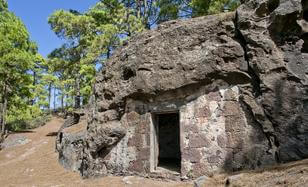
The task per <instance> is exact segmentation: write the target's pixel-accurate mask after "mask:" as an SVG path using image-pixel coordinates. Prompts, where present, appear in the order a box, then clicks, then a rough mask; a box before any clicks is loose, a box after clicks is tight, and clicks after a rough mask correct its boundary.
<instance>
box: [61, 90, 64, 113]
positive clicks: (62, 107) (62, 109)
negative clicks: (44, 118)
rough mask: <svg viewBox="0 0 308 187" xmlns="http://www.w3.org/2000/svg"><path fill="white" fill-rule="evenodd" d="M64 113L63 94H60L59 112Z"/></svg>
mask: <svg viewBox="0 0 308 187" xmlns="http://www.w3.org/2000/svg"><path fill="white" fill-rule="evenodd" d="M63 111H64V94H63V93H61V112H63Z"/></svg>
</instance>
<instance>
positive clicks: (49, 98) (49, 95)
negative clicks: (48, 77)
mask: <svg viewBox="0 0 308 187" xmlns="http://www.w3.org/2000/svg"><path fill="white" fill-rule="evenodd" d="M50 107H51V83H49V87H48V110H49V112H50Z"/></svg>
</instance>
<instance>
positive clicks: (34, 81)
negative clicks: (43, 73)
mask: <svg viewBox="0 0 308 187" xmlns="http://www.w3.org/2000/svg"><path fill="white" fill-rule="evenodd" d="M35 85H36V72H35V71H33V86H34V87H35ZM34 104H35V98H33V99H32V101H31V105H32V106H33V105H34Z"/></svg>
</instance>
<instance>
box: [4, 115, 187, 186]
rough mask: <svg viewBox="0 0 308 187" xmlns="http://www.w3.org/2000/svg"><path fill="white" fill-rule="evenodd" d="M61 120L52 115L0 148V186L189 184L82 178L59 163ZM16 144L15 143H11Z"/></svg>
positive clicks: (121, 178) (118, 178) (183, 184)
mask: <svg viewBox="0 0 308 187" xmlns="http://www.w3.org/2000/svg"><path fill="white" fill-rule="evenodd" d="M62 123H63V120H62V119H58V118H53V119H52V121H50V122H49V123H47V124H46V125H45V126H43V127H40V128H37V129H34V130H32V131H29V132H25V133H19V134H13V135H10V136H11V137H10V141H14V136H15V137H17V139H20V137H21V136H23V137H26V138H27V139H28V140H29V141H28V142H27V141H26V142H25V144H24V145H22V144H21V145H17V146H12V147H9V148H6V149H3V150H2V151H0V186H1V187H3V186H26V187H27V186H29V187H30V186H31V187H34V186H54V187H60V186H65V187H66V186H74V187H78V186H102V187H104V186H106V187H122V186H125V187H126V186H127V187H138V186H140V187H145V186H153V187H165V186H166V187H188V186H192V185H191V184H189V183H178V182H163V181H158V180H151V179H144V178H140V177H125V178H123V177H105V178H102V179H95V180H82V179H81V178H80V176H79V174H77V173H73V172H70V171H67V170H65V169H63V168H62V166H61V165H59V164H58V161H57V153H56V152H55V136H47V135H48V134H51V133H52V132H57V131H58V129H59V127H60V126H61V124H62ZM12 145H14V143H12Z"/></svg>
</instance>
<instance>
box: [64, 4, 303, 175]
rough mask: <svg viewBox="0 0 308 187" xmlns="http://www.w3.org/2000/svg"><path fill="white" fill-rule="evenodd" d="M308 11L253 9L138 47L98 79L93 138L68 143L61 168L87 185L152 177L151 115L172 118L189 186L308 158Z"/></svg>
mask: <svg viewBox="0 0 308 187" xmlns="http://www.w3.org/2000/svg"><path fill="white" fill-rule="evenodd" d="M307 4H308V3H307V1H305V0H302V1H300V0H280V1H279V0H251V1H247V2H246V3H245V4H243V5H241V6H240V7H239V8H238V10H237V11H236V12H234V13H225V14H219V15H213V16H207V17H199V18H194V19H189V20H176V21H170V22H167V23H164V24H162V25H159V26H158V28H157V29H155V30H150V31H146V32H144V33H142V34H140V35H138V36H136V37H134V38H132V39H131V40H130V41H129V42H128V43H127V44H125V45H124V46H123V47H122V48H120V49H118V50H117V51H116V52H115V53H114V55H113V57H112V58H111V59H110V60H109V61H108V62H106V67H105V68H104V69H103V71H102V72H100V73H99V74H98V76H97V79H96V84H95V98H94V100H93V103H92V109H91V110H90V111H89V119H88V126H87V130H86V132H85V133H84V134H83V135H82V134H78V135H76V134H67V135H66V137H65V139H67V140H68V141H64V142H66V143H65V145H63V146H62V148H61V149H67V150H70V149H71V150H70V151H71V152H74V153H76V154H73V155H74V156H71V154H68V156H67V157H63V156H62V157H61V161H60V162H61V163H62V164H63V165H65V166H67V167H68V168H73V169H74V170H79V171H80V173H81V175H82V176H84V177H93V176H104V175H108V174H125V175H126V174H140V175H144V176H147V175H150V173H151V172H152V171H153V163H152V162H151V160H153V159H152V156H153V153H152V152H151V151H152V149H151V147H152V145H153V143H152V138H151V136H152V135H151V130H152V129H151V125H150V124H151V123H152V122H151V120H152V117H151V116H152V114H153V113H155V112H164V111H172V110H177V111H179V112H180V116H181V119H180V123H181V153H182V162H181V164H182V166H181V176H182V177H183V178H196V177H199V176H202V175H209V174H211V173H213V172H221V171H237V170H241V169H254V168H258V167H263V166H266V165H272V164H276V163H279V162H288V161H292V160H299V159H303V158H307V157H308V148H307V147H308V37H307V36H308V28H307V25H308V5H307ZM62 152H63V151H62ZM76 158H77V159H76ZM76 163H77V164H76ZM72 165H74V167H72ZM75 166H76V167H75Z"/></svg>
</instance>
